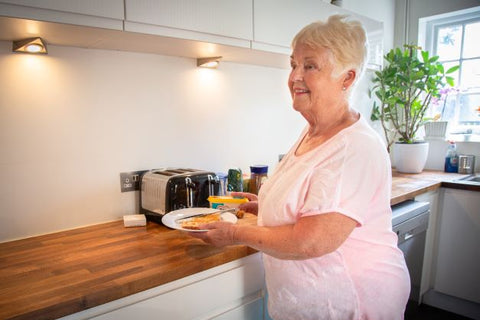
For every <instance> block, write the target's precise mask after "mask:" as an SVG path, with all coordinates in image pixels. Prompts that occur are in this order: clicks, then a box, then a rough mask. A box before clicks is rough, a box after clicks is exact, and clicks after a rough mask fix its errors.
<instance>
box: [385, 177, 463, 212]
mask: <svg viewBox="0 0 480 320" xmlns="http://www.w3.org/2000/svg"><path fill="white" fill-rule="evenodd" d="M468 176H469V175H468V174H458V173H446V172H442V171H433V170H424V171H423V172H422V173H399V172H396V171H393V173H392V199H391V201H390V204H391V205H395V204H397V203H400V202H403V201H405V200H408V199H412V198H414V197H415V196H418V195H419V194H422V193H425V192H428V191H433V190H436V189H438V188H440V187H441V186H448V187H456V188H462V189H469V188H471V187H472V186H469V185H461V184H458V183H454V181H456V180H458V179H462V178H466V177H468Z"/></svg>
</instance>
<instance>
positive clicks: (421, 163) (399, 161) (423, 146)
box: [393, 142, 428, 173]
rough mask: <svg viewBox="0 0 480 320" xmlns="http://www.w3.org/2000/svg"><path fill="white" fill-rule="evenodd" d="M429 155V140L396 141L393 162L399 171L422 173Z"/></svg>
mask: <svg viewBox="0 0 480 320" xmlns="http://www.w3.org/2000/svg"><path fill="white" fill-rule="evenodd" d="M427 157H428V142H417V143H399V142H397V143H395V144H394V146H393V160H394V161H393V163H394V164H395V168H396V169H397V171H398V172H402V173H420V172H422V171H423V168H424V167H425V163H426V162H427Z"/></svg>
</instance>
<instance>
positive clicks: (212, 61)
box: [197, 57, 222, 68]
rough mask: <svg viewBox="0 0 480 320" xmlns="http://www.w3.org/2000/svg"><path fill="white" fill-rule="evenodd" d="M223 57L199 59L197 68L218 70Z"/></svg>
mask: <svg viewBox="0 0 480 320" xmlns="http://www.w3.org/2000/svg"><path fill="white" fill-rule="evenodd" d="M221 58H222V57H208V58H197V67H203V68H216V67H217V66H218V64H219V61H220V59H221Z"/></svg>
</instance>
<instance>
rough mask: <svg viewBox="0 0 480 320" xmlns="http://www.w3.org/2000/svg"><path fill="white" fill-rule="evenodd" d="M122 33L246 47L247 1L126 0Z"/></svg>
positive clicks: (250, 13) (248, 32) (248, 34)
mask: <svg viewBox="0 0 480 320" xmlns="http://www.w3.org/2000/svg"><path fill="white" fill-rule="evenodd" d="M125 6H126V8H125V12H126V17H125V18H126V21H125V31H132V32H140V33H147V34H155V35H160V36H167V37H175V38H181V39H189V40H198V41H206V42H213V43H220V44H226V45H233V46H238V47H246V48H248V47H250V41H251V40H252V39H253V8H252V1H251V0H203V1H198V0H177V1H171V0H126V1H125Z"/></svg>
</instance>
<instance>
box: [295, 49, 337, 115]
mask: <svg viewBox="0 0 480 320" xmlns="http://www.w3.org/2000/svg"><path fill="white" fill-rule="evenodd" d="M330 56H331V53H330V51H328V49H325V48H320V49H312V48H311V47H309V46H306V45H304V44H297V45H296V46H295V48H294V50H293V53H292V56H291V58H290V64H291V67H292V69H291V72H290V77H289V79H288V87H289V88H290V93H291V95H292V100H293V108H294V109H295V110H297V111H299V112H301V113H302V114H304V115H306V114H309V113H312V112H313V113H316V112H323V111H326V109H325V108H330V109H331V108H332V107H334V106H335V105H338V101H339V99H340V97H341V96H342V94H341V91H342V87H343V81H342V77H338V78H334V77H333V76H332V73H333V69H334V66H333V64H332V62H331V59H330ZM330 111H333V110H330Z"/></svg>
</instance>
